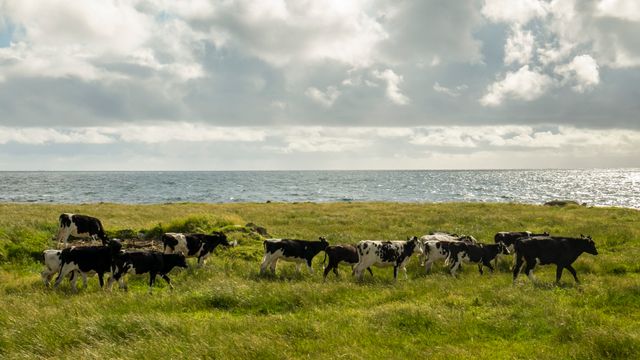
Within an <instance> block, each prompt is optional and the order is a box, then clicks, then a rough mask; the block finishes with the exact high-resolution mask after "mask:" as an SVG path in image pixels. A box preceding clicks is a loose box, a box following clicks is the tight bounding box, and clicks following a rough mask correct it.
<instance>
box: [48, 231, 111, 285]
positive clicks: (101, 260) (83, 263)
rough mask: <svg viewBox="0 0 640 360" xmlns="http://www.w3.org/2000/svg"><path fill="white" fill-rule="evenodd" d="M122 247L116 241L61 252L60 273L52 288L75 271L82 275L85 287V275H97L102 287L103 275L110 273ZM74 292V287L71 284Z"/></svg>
mask: <svg viewBox="0 0 640 360" xmlns="http://www.w3.org/2000/svg"><path fill="white" fill-rule="evenodd" d="M120 249H122V245H121V244H120V241H118V240H115V239H113V240H109V241H108V243H107V245H106V246H105V245H103V246H79V247H71V248H67V249H64V250H62V252H61V253H60V264H61V265H60V272H59V273H58V277H57V278H56V282H55V284H54V288H57V287H58V286H59V285H60V282H61V281H62V278H64V277H65V276H66V275H67V274H68V273H70V272H72V271H77V272H79V273H80V275H82V280H83V282H84V285H85V287H86V284H87V280H86V277H87V274H89V273H93V272H95V273H97V274H98V280H99V282H100V287H103V285H104V274H105V273H108V272H111V268H112V265H113V263H114V260H115V258H116V257H118V256H119V255H120ZM72 286H73V290H74V291H76V290H77V289H76V288H75V285H74V284H72Z"/></svg>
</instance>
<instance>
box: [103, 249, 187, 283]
mask: <svg viewBox="0 0 640 360" xmlns="http://www.w3.org/2000/svg"><path fill="white" fill-rule="evenodd" d="M176 266H177V267H182V268H186V267H187V261H186V258H185V257H184V255H183V254H163V253H161V252H159V251H132V252H124V253H121V254H120V256H118V257H117V258H116V259H115V261H114V271H113V276H112V277H111V278H110V279H109V289H111V285H112V284H113V282H114V281H118V282H119V283H120V288H124V289H125V291H126V290H127V288H128V287H127V284H126V283H125V282H124V275H126V274H137V275H139V274H146V273H149V292H151V290H152V289H153V285H154V284H155V281H156V275H160V276H161V277H162V278H163V279H164V280H165V281H166V282H167V284H169V287H171V289H173V285H172V284H171V279H169V276H167V274H168V273H169V272H170V271H171V269H173V268H174V267H176Z"/></svg>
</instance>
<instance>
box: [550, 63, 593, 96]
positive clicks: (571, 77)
mask: <svg viewBox="0 0 640 360" xmlns="http://www.w3.org/2000/svg"><path fill="white" fill-rule="evenodd" d="M555 72H556V73H557V74H559V75H561V76H563V77H564V78H565V79H566V80H567V81H571V82H573V83H575V85H573V87H572V88H573V90H575V91H577V92H579V93H583V92H585V91H587V90H590V89H592V88H593V87H595V86H596V85H598V84H599V83H600V73H599V71H598V64H597V63H596V61H595V60H594V59H593V58H592V57H591V56H589V55H579V56H576V57H574V58H573V60H572V61H571V62H570V63H569V64H565V65H560V66H557V67H556V69H555Z"/></svg>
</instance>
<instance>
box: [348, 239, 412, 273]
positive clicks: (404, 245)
mask: <svg viewBox="0 0 640 360" xmlns="http://www.w3.org/2000/svg"><path fill="white" fill-rule="evenodd" d="M356 249H357V250H358V263H357V264H356V266H355V267H354V268H353V274H354V275H355V276H356V278H358V279H362V273H363V272H364V270H365V269H366V268H368V267H371V266H377V267H386V266H393V279H394V280H397V278H398V268H401V269H402V270H403V271H404V277H405V278H407V268H406V265H407V262H408V261H409V259H410V258H411V255H413V253H414V252H417V253H419V254H420V253H422V247H421V246H420V240H418V238H417V237H416V236H414V237H412V238H410V239H409V240H406V241H402V240H394V241H378V240H362V241H360V242H359V243H358V245H357V246H356Z"/></svg>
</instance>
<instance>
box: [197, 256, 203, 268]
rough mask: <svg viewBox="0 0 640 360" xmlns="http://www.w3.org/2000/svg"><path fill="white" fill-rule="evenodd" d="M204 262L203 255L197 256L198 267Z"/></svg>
mask: <svg viewBox="0 0 640 360" xmlns="http://www.w3.org/2000/svg"><path fill="white" fill-rule="evenodd" d="M203 264H204V256H198V267H199V268H201V267H202V265H203Z"/></svg>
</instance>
